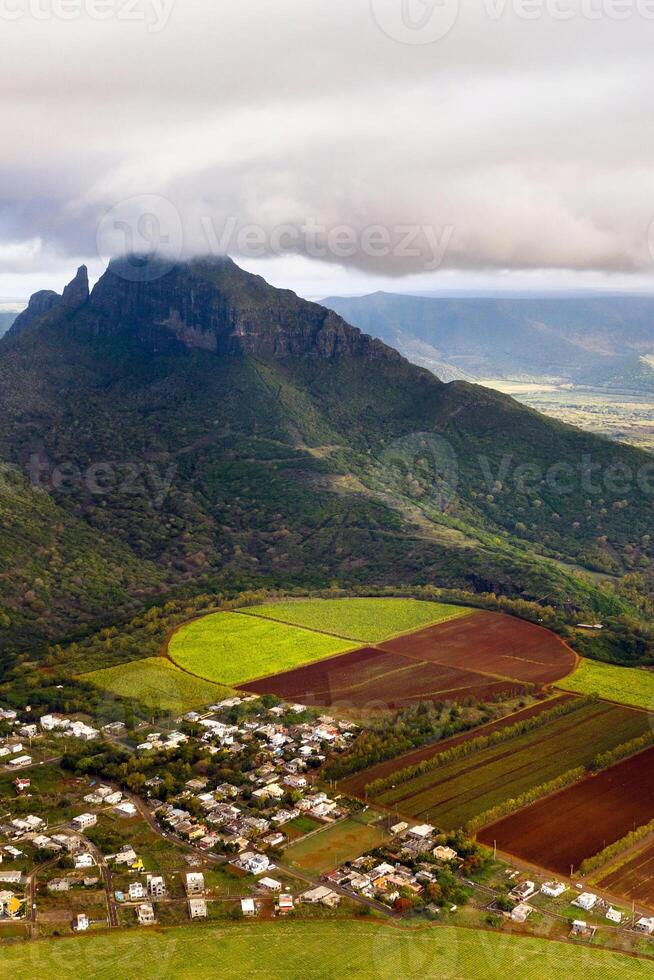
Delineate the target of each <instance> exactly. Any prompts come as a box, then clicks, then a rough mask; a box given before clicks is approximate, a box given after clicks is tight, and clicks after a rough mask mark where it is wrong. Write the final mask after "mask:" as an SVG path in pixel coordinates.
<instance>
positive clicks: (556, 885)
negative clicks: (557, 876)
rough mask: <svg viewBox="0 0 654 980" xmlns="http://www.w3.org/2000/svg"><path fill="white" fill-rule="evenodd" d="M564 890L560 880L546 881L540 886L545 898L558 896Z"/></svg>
mask: <svg viewBox="0 0 654 980" xmlns="http://www.w3.org/2000/svg"><path fill="white" fill-rule="evenodd" d="M565 891H566V887H565V885H564V884H563V882H561V881H546V882H545V884H544V885H543V886H542V888H541V892H542V894H543V895H545V896H546V897H547V898H560V897H561V895H563V894H564V893H565Z"/></svg>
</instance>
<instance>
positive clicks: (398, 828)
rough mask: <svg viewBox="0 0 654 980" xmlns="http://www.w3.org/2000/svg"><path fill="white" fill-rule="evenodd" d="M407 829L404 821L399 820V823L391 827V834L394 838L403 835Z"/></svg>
mask: <svg viewBox="0 0 654 980" xmlns="http://www.w3.org/2000/svg"><path fill="white" fill-rule="evenodd" d="M408 829H409V825H408V823H405V821H404V820H401V821H400V823H394V824H393V826H392V827H391V834H392V835H393V836H394V837H397V835H398V834H403V833H404V831H405V830H408Z"/></svg>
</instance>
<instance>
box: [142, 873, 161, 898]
mask: <svg viewBox="0 0 654 980" xmlns="http://www.w3.org/2000/svg"><path fill="white" fill-rule="evenodd" d="M146 883H147V890H148V895H149V896H150V897H151V898H164V897H165V895H166V882H165V881H164V879H163V875H148V876H147V878H146Z"/></svg>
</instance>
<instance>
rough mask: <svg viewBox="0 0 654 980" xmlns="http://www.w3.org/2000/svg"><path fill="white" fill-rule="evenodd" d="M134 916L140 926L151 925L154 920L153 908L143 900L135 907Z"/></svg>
mask: <svg viewBox="0 0 654 980" xmlns="http://www.w3.org/2000/svg"><path fill="white" fill-rule="evenodd" d="M136 917H137V919H138V921H139V925H141V926H151V925H152V924H153V923H154V921H155V918H154V909H153V908H152V906H151V905H150V904H149V903H148V902H144V903H143V904H142V905H139V906H138V908H137V909H136Z"/></svg>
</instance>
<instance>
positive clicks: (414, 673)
mask: <svg viewBox="0 0 654 980" xmlns="http://www.w3.org/2000/svg"><path fill="white" fill-rule="evenodd" d="M371 601H378V600H371ZM575 663H576V658H575V655H574V653H572V651H571V650H570V649H569V648H568V647H566V645H565V644H564V643H563V642H562V641H561V640H560V639H559V638H558V637H557V636H555V635H554V634H553V633H550V632H549V631H548V630H544V629H542V628H541V627H539V626H534V625H533V624H531V623H526V622H524V621H523V620H519V619H515V618H513V617H511V616H504V615H501V614H498V613H487V612H470V613H469V614H468V615H466V616H459V617H458V618H457V619H454V620H447V621H444V622H441V623H439V624H437V625H433V626H429V627H427V628H425V629H421V630H418V631H416V632H413V633H408V634H405V635H403V636H399V637H397V638H395V639H392V640H385V641H383V642H380V643H378V644H377V645H376V646H367V647H362V648H359V649H357V650H353V651H351V652H350V653H347V654H345V655H343V656H336V657H332V658H330V659H326V660H322V661H319V662H314V663H311V664H306V665H304V666H302V667H299V668H297V669H295V670H292V671H283V672H281V673H278V674H273V675H271V676H268V677H261V678H259V679H258V680H257V681H256V682H254V683H249V684H245V685H242V686H244V688H245V689H246V690H248V691H250V692H252V693H255V694H277V695H279V696H280V697H283V698H287V699H289V700H294V701H299V702H302V703H304V704H312V705H313V704H316V705H326V706H339V707H352V708H387V709H395V708H398V707H402V706H403V705H407V704H411V703H412V702H415V701H427V700H437V701H463V700H465V698H467V697H475V698H481V699H483V698H489V697H492V696H493V695H495V694H499V693H502V692H507V693H508V692H512V691H513V692H515V691H525V690H531V689H533V686H534V685H538V686H540V685H543V684H549V683H551V682H552V681H554V680H558V679H559V678H561V677H563V676H565V675H566V674H567V673H569V672H570V671H571V670H573V669H574V666H575Z"/></svg>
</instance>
